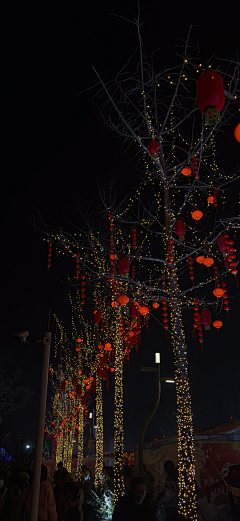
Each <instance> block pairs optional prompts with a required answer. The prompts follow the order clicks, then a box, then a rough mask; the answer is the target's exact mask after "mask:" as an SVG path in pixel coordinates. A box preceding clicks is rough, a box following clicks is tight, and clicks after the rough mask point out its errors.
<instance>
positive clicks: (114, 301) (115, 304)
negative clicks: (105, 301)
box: [111, 300, 118, 308]
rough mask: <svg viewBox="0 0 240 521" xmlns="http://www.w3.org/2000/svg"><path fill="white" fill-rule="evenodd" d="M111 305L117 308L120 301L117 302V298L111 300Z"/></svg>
mask: <svg viewBox="0 0 240 521" xmlns="http://www.w3.org/2000/svg"><path fill="white" fill-rule="evenodd" d="M111 306H112V307H113V308H117V307H118V302H117V301H116V300H113V301H112V302H111Z"/></svg>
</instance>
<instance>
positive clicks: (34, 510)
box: [13, 331, 52, 521]
mask: <svg viewBox="0 0 240 521" xmlns="http://www.w3.org/2000/svg"><path fill="white" fill-rule="evenodd" d="M28 335H29V333H28V331H20V332H19V333H16V334H15V335H13V337H14V339H15V340H20V341H22V342H24V343H27V344H33V343H36V342H38V343H42V344H43V368H42V385H41V395H40V404H39V415H38V430H37V443H36V450H35V459H34V468H33V486H32V498H31V514H30V521H37V520H38V503H39V490H40V476H41V465H42V450H43V437H44V423H45V411H46V399H47V386H48V371H49V357H50V347H51V335H52V333H50V331H47V332H46V333H44V337H43V340H35V341H27V340H26V338H27V336H28Z"/></svg>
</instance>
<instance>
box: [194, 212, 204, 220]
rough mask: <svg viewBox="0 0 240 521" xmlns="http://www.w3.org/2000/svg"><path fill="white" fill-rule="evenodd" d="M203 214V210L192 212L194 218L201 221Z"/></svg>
mask: <svg viewBox="0 0 240 521" xmlns="http://www.w3.org/2000/svg"><path fill="white" fill-rule="evenodd" d="M202 216H203V213H202V212H201V210H194V212H192V218H193V219H194V220H195V221H200V219H202Z"/></svg>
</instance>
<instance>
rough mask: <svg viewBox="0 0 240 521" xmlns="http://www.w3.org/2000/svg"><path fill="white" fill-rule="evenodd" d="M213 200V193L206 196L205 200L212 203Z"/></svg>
mask: <svg viewBox="0 0 240 521" xmlns="http://www.w3.org/2000/svg"><path fill="white" fill-rule="evenodd" d="M214 201H215V198H214V197H213V195H209V197H208V198H207V202H208V203H210V204H213V203H214Z"/></svg>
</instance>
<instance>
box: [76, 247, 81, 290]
mask: <svg viewBox="0 0 240 521" xmlns="http://www.w3.org/2000/svg"><path fill="white" fill-rule="evenodd" d="M79 273H80V254H79V253H76V256H75V279H76V288H77V283H78V279H79Z"/></svg>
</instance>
